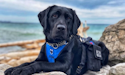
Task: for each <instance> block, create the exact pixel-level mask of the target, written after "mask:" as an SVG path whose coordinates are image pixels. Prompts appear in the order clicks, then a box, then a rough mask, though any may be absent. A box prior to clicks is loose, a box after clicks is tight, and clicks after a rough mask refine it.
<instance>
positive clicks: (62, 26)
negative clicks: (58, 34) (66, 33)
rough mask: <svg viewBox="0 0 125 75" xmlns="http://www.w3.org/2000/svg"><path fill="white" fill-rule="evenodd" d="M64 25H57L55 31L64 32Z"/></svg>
mask: <svg viewBox="0 0 125 75" xmlns="http://www.w3.org/2000/svg"><path fill="white" fill-rule="evenodd" d="M65 28H66V27H65V25H61V24H59V25H57V29H59V30H65Z"/></svg>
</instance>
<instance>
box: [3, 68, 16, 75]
mask: <svg viewBox="0 0 125 75" xmlns="http://www.w3.org/2000/svg"><path fill="white" fill-rule="evenodd" d="M14 69H15V68H14V67H12V68H9V69H7V70H5V71H4V74H5V75H11V72H12V71H13V70H14Z"/></svg>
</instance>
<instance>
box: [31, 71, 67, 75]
mask: <svg viewBox="0 0 125 75" xmlns="http://www.w3.org/2000/svg"><path fill="white" fill-rule="evenodd" d="M33 75H66V74H65V73H63V72H56V71H55V72H47V73H39V74H33Z"/></svg>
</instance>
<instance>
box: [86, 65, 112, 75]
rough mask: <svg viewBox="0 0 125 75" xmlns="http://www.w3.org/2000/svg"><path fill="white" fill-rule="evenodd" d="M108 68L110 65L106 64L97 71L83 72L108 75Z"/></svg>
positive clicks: (88, 74)
mask: <svg viewBox="0 0 125 75" xmlns="http://www.w3.org/2000/svg"><path fill="white" fill-rule="evenodd" d="M110 68H111V67H110V66H109V65H106V66H104V67H103V68H101V69H100V71H99V72H94V71H87V73H85V74H84V75H109V70H110Z"/></svg>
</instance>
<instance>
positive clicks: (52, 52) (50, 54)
mask: <svg viewBox="0 0 125 75" xmlns="http://www.w3.org/2000/svg"><path fill="white" fill-rule="evenodd" d="M65 46H66V45H62V46H60V47H58V48H57V49H54V48H53V47H52V46H50V45H49V44H46V56H47V59H48V61H49V62H50V63H54V62H55V59H56V58H57V57H58V55H59V54H60V52H61V51H62V50H63V48H64V47H65Z"/></svg>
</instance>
